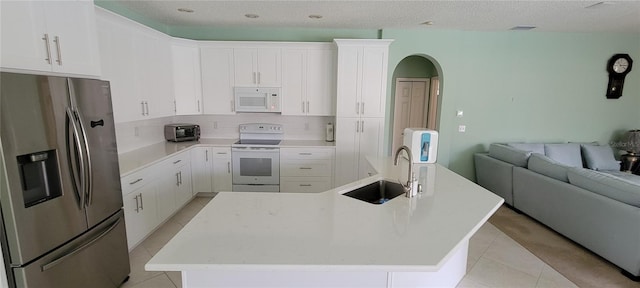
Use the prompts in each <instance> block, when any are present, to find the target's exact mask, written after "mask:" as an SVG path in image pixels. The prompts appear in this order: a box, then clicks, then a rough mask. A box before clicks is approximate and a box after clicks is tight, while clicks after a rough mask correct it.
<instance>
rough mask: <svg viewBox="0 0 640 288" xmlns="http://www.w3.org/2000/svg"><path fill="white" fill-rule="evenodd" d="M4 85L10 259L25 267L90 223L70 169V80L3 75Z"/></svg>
mask: <svg viewBox="0 0 640 288" xmlns="http://www.w3.org/2000/svg"><path fill="white" fill-rule="evenodd" d="M0 83H2V85H0V136H1V137H0V138H1V142H2V144H1V145H0V147H1V149H0V150H2V151H1V152H2V153H3V158H4V159H3V160H4V161H3V162H4V163H2V164H3V165H5V170H6V173H7V185H6V186H5V185H4V184H3V185H2V188H1V189H0V205H1V206H2V217H3V220H4V230H3V233H4V235H3V236H4V237H3V238H4V239H5V241H6V242H7V248H8V249H6V250H5V251H9V252H10V256H8V255H5V257H10V262H11V264H13V265H23V264H25V263H27V262H29V261H31V260H33V259H35V258H36V257H38V256H41V255H43V254H45V253H47V252H48V251H51V250H52V249H54V248H55V247H58V246H60V245H62V244H63V243H65V242H67V241H69V239H72V238H74V237H76V236H78V235H80V234H82V233H83V232H84V231H86V230H87V222H86V218H85V214H84V211H83V210H82V206H81V199H80V196H79V194H78V193H77V191H75V190H74V185H73V184H72V183H73V182H72V181H73V180H72V176H71V173H72V172H71V170H70V168H69V167H71V166H72V165H70V163H69V161H68V156H69V155H68V154H67V146H66V142H67V137H68V136H69V135H65V134H66V133H65V131H68V130H67V128H68V125H67V114H66V112H65V108H66V106H67V103H68V102H67V101H68V86H67V80H66V78H60V77H45V76H35V75H22V74H12V73H1V74H0ZM70 152H71V155H73V156H77V155H78V154H77V151H70ZM3 246H4V243H3ZM3 248H5V247H3Z"/></svg>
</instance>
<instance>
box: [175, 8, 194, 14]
mask: <svg viewBox="0 0 640 288" xmlns="http://www.w3.org/2000/svg"><path fill="white" fill-rule="evenodd" d="M178 11H180V12H184V13H193V9H189V8H178Z"/></svg>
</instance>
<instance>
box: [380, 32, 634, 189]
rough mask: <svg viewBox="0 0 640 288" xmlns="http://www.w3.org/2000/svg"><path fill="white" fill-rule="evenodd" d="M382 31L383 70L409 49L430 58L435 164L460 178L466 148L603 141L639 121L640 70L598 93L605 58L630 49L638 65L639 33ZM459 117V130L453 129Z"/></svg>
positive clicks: (466, 166) (465, 170)
mask: <svg viewBox="0 0 640 288" xmlns="http://www.w3.org/2000/svg"><path fill="white" fill-rule="evenodd" d="M382 38H385V39H395V41H394V42H393V44H392V45H391V51H390V53H389V54H390V57H389V71H390V73H393V69H394V67H396V66H397V65H398V63H399V62H400V61H401V60H402V59H403V58H405V57H406V56H408V55H425V56H428V57H429V58H431V59H433V60H434V62H435V65H436V67H437V69H438V70H439V71H440V80H441V93H442V95H441V96H442V103H441V105H442V107H441V114H440V143H439V153H438V162H439V163H441V164H443V165H445V166H448V167H449V168H450V169H451V170H453V171H455V172H457V173H459V174H461V175H463V176H465V177H467V178H470V179H473V178H474V174H475V173H474V171H473V169H474V166H473V157H472V156H473V153H475V152H479V151H486V150H487V149H488V145H489V144H490V143H492V142H506V141H528V142H543V141H594V140H595V141H599V142H601V143H608V142H610V141H611V140H614V137H615V136H616V134H617V133H620V132H621V131H624V130H628V129H632V128H637V127H639V126H640V125H639V124H640V123H639V122H638V118H639V116H638V114H639V113H640V69H634V70H637V71H632V72H631V73H630V74H629V75H627V79H626V82H625V87H624V94H623V97H622V98H620V99H618V100H609V99H606V98H605V96H604V93H605V90H606V85H607V80H608V76H607V72H606V68H605V66H606V63H607V61H608V59H609V58H610V57H611V56H612V55H613V54H615V53H629V54H630V55H631V57H632V58H634V59H637V61H638V63H640V35H631V34H612V33H607V34H605V33H601V34H590V33H542V32H533V31H528V32H522V31H508V32H464V31H421V30H384V31H383V34H382ZM389 81H392V80H391V79H390V80H389ZM388 84H389V85H388V86H389V87H391V83H388ZM387 94H388V95H387V96H388V101H392V99H391V94H392V93H391V91H387ZM387 103H390V102H387ZM389 106H391V105H387V107H388V108H387V109H388V111H387V115H389V113H390V111H389ZM458 109H462V110H464V117H463V118H457V117H456V116H455V111H456V110H458ZM391 123H392V119H387V125H386V126H387V129H386V136H387V137H389V133H390V131H389V127H391ZM461 124H464V125H466V126H467V128H466V133H459V132H457V128H458V125H461ZM386 149H387V150H386V151H389V150H388V147H387V148H386Z"/></svg>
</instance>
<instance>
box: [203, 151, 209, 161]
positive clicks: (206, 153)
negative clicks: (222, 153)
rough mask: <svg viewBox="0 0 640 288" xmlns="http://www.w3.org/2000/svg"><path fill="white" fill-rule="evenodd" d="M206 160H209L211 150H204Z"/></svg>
mask: <svg viewBox="0 0 640 288" xmlns="http://www.w3.org/2000/svg"><path fill="white" fill-rule="evenodd" d="M204 160H205V161H207V162H209V150H204Z"/></svg>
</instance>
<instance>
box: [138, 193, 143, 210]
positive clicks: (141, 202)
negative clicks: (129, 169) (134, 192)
mask: <svg viewBox="0 0 640 288" xmlns="http://www.w3.org/2000/svg"><path fill="white" fill-rule="evenodd" d="M138 195H140V210H144V202H143V201H142V193H140V194H138Z"/></svg>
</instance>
